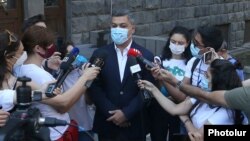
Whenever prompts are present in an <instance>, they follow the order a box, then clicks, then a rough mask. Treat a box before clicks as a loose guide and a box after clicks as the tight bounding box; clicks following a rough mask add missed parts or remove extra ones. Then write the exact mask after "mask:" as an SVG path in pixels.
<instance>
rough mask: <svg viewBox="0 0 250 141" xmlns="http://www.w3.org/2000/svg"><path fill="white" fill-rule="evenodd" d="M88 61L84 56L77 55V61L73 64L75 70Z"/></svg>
mask: <svg viewBox="0 0 250 141" xmlns="http://www.w3.org/2000/svg"><path fill="white" fill-rule="evenodd" d="M87 62H88V60H87V58H85V57H84V56H82V55H77V57H76V59H75V61H74V62H73V63H72V66H73V68H81V67H82V65H83V64H84V63H87Z"/></svg>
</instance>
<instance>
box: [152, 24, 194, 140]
mask: <svg viewBox="0 0 250 141" xmlns="http://www.w3.org/2000/svg"><path fill="white" fill-rule="evenodd" d="M190 43H191V33H190V31H189V30H188V29H187V28H185V27H182V26H176V27H174V28H173V29H172V30H171V31H170V33H169V38H168V40H167V43H166V45H165V47H164V48H163V51H162V54H161V56H160V57H157V56H156V57H155V59H156V60H155V61H156V62H157V61H159V62H161V64H159V65H161V66H162V67H163V68H164V69H166V70H168V71H169V72H171V73H172V74H173V75H174V76H175V77H176V78H177V79H178V80H182V79H183V78H184V75H185V68H186V64H187V62H188V61H189V59H190V58H191V57H192V54H191V51H190ZM153 75H154V74H153ZM155 77H156V76H155ZM158 83H159V87H160V89H161V92H162V93H163V94H164V96H166V97H172V98H173V99H174V100H175V101H177V102H181V101H183V100H184V99H185V97H186V96H185V95H183V94H182V95H179V94H177V93H176V91H175V89H172V86H171V85H164V83H163V82H162V81H161V80H158ZM150 112H151V114H150V115H151V122H152V125H151V132H150V135H151V139H152V141H165V140H166V138H167V134H169V136H168V140H169V141H171V140H173V134H174V133H179V132H180V120H179V117H176V116H172V115H170V114H168V113H166V112H165V111H164V109H163V108H162V107H161V106H160V105H159V104H158V103H157V102H156V101H152V103H151V106H150ZM181 129H182V128H181ZM181 132H182V131H181Z"/></svg>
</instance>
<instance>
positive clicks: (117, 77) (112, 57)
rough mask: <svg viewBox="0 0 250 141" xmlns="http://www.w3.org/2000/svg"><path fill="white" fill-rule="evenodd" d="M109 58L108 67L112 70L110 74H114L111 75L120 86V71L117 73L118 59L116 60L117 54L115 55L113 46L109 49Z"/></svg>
mask: <svg viewBox="0 0 250 141" xmlns="http://www.w3.org/2000/svg"><path fill="white" fill-rule="evenodd" d="M109 56H110V61H109V63H111V64H110V67H111V68H112V69H111V70H113V71H112V72H110V73H114V74H112V75H114V77H115V80H116V81H117V82H118V83H119V84H121V78H120V71H119V65H118V58H117V54H116V51H115V47H114V45H113V46H111V48H110V55H109Z"/></svg>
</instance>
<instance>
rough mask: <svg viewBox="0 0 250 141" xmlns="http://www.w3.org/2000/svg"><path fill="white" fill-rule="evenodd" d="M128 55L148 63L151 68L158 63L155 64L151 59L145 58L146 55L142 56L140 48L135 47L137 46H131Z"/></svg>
mask: <svg viewBox="0 0 250 141" xmlns="http://www.w3.org/2000/svg"><path fill="white" fill-rule="evenodd" d="M128 55H130V56H133V57H136V59H137V60H139V61H140V62H142V63H144V64H145V65H147V66H148V67H150V68H153V67H155V66H156V65H155V64H153V63H152V62H151V61H149V60H147V59H146V58H144V57H143V56H142V53H141V52H140V51H139V50H137V49H135V48H130V49H129V50H128Z"/></svg>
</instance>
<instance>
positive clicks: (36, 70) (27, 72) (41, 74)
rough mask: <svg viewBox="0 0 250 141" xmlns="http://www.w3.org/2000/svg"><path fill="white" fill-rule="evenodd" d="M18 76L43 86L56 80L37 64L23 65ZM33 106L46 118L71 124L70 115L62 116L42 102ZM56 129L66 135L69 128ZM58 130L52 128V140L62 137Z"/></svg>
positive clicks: (60, 127)
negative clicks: (28, 78) (25, 77)
mask: <svg viewBox="0 0 250 141" xmlns="http://www.w3.org/2000/svg"><path fill="white" fill-rule="evenodd" d="M18 76H27V77H30V78H31V79H32V81H34V82H36V83H37V84H39V85H42V84H44V83H46V82H50V81H53V80H55V79H54V78H53V76H52V75H51V74H50V73H48V72H47V71H45V70H44V69H43V68H41V67H38V66H37V65H35V64H25V65H22V66H21V68H20V71H19V74H18ZM32 106H34V107H37V108H38V109H39V110H40V112H41V113H42V115H43V116H44V117H54V118H57V119H61V120H65V121H67V122H68V123H69V122H70V118H69V114H68V113H64V114H61V113H59V112H57V111H56V110H55V109H54V108H53V107H52V106H50V105H47V104H43V103H40V102H34V103H33V104H32ZM54 128H56V130H58V131H59V132H60V133H64V132H65V131H66V129H67V128H68V125H67V126H56V127H54ZM56 130H55V129H53V128H50V138H51V140H57V139H59V138H60V137H61V136H62V135H61V134H60V133H59V132H58V131H56Z"/></svg>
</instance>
